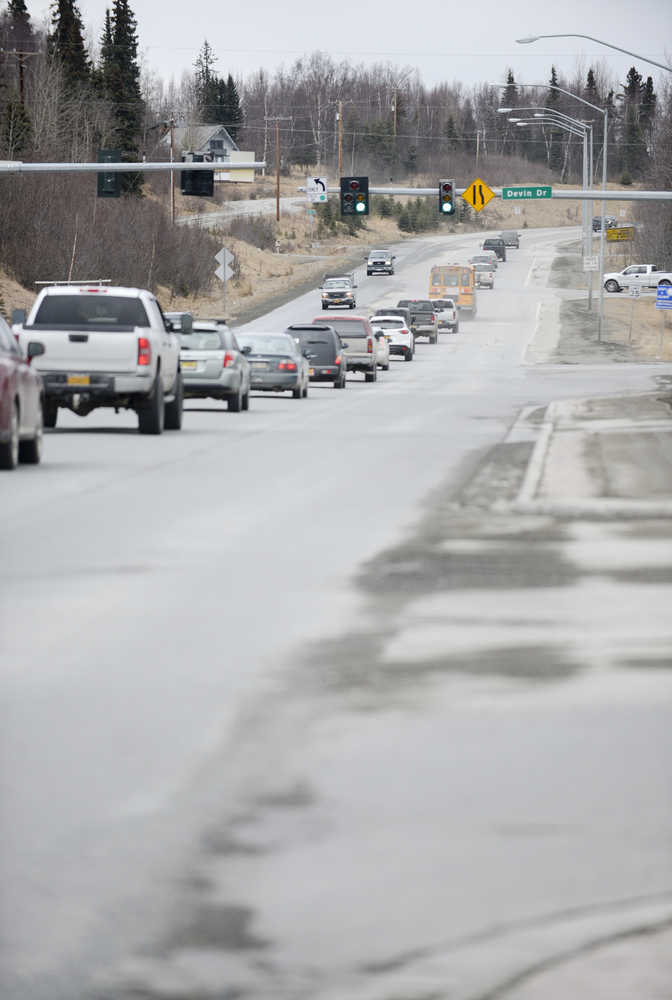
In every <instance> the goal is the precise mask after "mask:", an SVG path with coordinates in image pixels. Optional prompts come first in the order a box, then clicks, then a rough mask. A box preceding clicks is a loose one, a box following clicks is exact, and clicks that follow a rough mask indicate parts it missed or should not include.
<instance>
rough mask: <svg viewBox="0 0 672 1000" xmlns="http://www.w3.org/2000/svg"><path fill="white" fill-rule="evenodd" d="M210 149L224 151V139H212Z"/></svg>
mask: <svg viewBox="0 0 672 1000" xmlns="http://www.w3.org/2000/svg"><path fill="white" fill-rule="evenodd" d="M210 149H213V150H222V149H224V140H223V139H211V140H210Z"/></svg>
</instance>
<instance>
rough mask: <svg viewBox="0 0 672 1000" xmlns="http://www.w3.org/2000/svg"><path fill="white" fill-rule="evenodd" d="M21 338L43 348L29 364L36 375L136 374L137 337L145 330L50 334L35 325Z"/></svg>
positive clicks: (25, 330)
mask: <svg viewBox="0 0 672 1000" xmlns="http://www.w3.org/2000/svg"><path fill="white" fill-rule="evenodd" d="M23 335H24V338H25V339H26V340H39V341H41V342H42V343H43V344H44V347H45V352H44V354H43V355H42V356H41V357H38V358H35V360H34V361H33V367H34V368H36V369H37V371H40V372H62V371H68V372H109V373H110V374H122V373H129V372H135V371H136V369H137V364H138V337H141V336H146V335H147V330H145V329H137V330H135V329H134V328H132V327H129V328H124V329H115V330H91V329H87V330H81V331H79V330H76V329H72V328H71V329H69V330H50V329H45V328H44V327H41V326H39V325H36V326H32V327H25V328H24V331H23Z"/></svg>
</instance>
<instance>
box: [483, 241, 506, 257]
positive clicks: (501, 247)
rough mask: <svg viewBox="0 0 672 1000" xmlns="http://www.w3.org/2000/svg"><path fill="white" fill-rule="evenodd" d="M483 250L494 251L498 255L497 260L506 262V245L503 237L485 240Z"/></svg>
mask: <svg viewBox="0 0 672 1000" xmlns="http://www.w3.org/2000/svg"><path fill="white" fill-rule="evenodd" d="M481 250H494V251H495V253H496V254H497V260H506V243H505V242H504V240H503V239H502V238H501V236H500V237H492V238H490V239H487V240H483V243H482V244H481Z"/></svg>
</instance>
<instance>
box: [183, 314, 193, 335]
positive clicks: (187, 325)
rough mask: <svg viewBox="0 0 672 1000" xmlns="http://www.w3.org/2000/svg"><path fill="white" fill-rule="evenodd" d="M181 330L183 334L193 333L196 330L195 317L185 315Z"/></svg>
mask: <svg viewBox="0 0 672 1000" xmlns="http://www.w3.org/2000/svg"><path fill="white" fill-rule="evenodd" d="M180 329H181V331H182V333H191V331H192V330H193V329H194V317H193V316H192V315H191V313H185V314H184V316H182V317H181V320H180Z"/></svg>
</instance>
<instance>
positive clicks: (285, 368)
mask: <svg viewBox="0 0 672 1000" xmlns="http://www.w3.org/2000/svg"><path fill="white" fill-rule="evenodd" d="M278 371H280V372H295V371H296V363H295V362H294V361H281V362H280V364H279V365H278Z"/></svg>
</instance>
